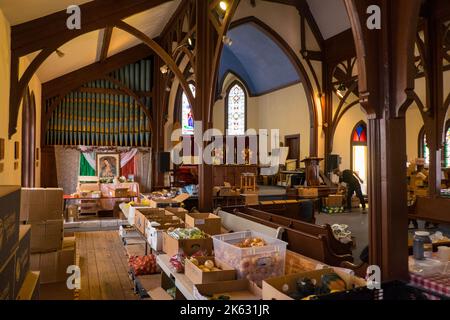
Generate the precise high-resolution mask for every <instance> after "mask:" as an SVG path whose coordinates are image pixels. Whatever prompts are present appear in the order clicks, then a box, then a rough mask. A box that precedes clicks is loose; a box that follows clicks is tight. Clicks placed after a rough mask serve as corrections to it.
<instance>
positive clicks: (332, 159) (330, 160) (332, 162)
mask: <svg viewBox="0 0 450 320" xmlns="http://www.w3.org/2000/svg"><path fill="white" fill-rule="evenodd" d="M340 164H341V157H340V156H339V155H338V154H330V155H329V156H328V157H327V173H329V172H333V170H335V169H338V168H339V165H340Z"/></svg>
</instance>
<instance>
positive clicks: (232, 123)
mask: <svg viewBox="0 0 450 320" xmlns="http://www.w3.org/2000/svg"><path fill="white" fill-rule="evenodd" d="M246 98H247V97H246V95H245V91H244V89H243V88H242V87H241V86H240V85H239V84H235V85H234V86H233V87H232V88H231V89H230V91H229V93H228V99H227V103H228V106H227V129H228V132H227V133H228V135H231V136H238V135H244V134H245V130H246V128H245V125H246V124H245V123H246V119H245V116H246V110H245V107H246V101H245V100H246Z"/></svg>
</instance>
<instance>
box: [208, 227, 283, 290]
mask: <svg viewBox="0 0 450 320" xmlns="http://www.w3.org/2000/svg"><path fill="white" fill-rule="evenodd" d="M212 238H213V242H214V254H215V256H216V258H218V259H219V260H221V261H223V262H225V263H227V264H229V265H230V266H232V267H233V268H235V269H236V271H237V276H238V279H248V280H250V281H253V282H255V283H256V284H258V285H259V286H261V285H262V280H265V279H268V278H272V277H278V276H283V275H284V267H285V261H286V247H287V243H286V242H284V241H281V240H278V239H275V238H271V237H268V236H266V235H263V234H261V233H258V232H254V231H244V232H236V233H229V234H223V235H215V236H213V237H212ZM248 238H260V239H263V240H264V241H265V242H266V246H264V247H252V248H239V247H237V246H235V244H237V243H239V242H242V241H244V240H245V239H248Z"/></svg>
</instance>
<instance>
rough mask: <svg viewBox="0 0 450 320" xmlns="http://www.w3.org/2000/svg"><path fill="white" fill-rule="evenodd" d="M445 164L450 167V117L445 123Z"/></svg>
mask: <svg viewBox="0 0 450 320" xmlns="http://www.w3.org/2000/svg"><path fill="white" fill-rule="evenodd" d="M443 156H444V166H445V167H446V168H450V119H449V120H447V123H446V124H445V138H444V153H443Z"/></svg>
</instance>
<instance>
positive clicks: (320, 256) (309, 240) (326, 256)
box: [234, 210, 353, 266]
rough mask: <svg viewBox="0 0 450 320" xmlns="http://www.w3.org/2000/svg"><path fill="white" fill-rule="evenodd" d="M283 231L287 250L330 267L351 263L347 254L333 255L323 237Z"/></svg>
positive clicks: (285, 229) (350, 258)
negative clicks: (345, 262) (346, 262)
mask: <svg viewBox="0 0 450 320" xmlns="http://www.w3.org/2000/svg"><path fill="white" fill-rule="evenodd" d="M234 214H235V215H237V216H238V217H241V218H245V219H248V220H250V221H254V222H257V223H260V224H262V225H265V226H268V227H271V228H278V227H279V226H280V225H278V224H276V223H274V222H271V221H267V220H264V219H261V218H258V217H255V216H252V215H248V214H245V213H242V212H239V211H238V210H235V211H234ZM283 229H284V232H283V238H282V239H283V240H284V241H286V242H287V243H288V250H291V251H294V252H297V253H299V254H302V255H304V256H307V257H310V258H311V259H314V260H317V261H320V262H323V263H324V264H327V265H330V266H340V265H341V263H342V262H344V261H348V262H353V257H352V256H351V255H349V254H346V255H337V254H335V253H334V252H333V251H332V249H331V248H330V246H329V242H328V240H327V238H326V237H325V236H323V235H317V236H314V235H311V234H308V233H304V232H301V231H297V230H294V229H291V228H289V227H284V228H283Z"/></svg>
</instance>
